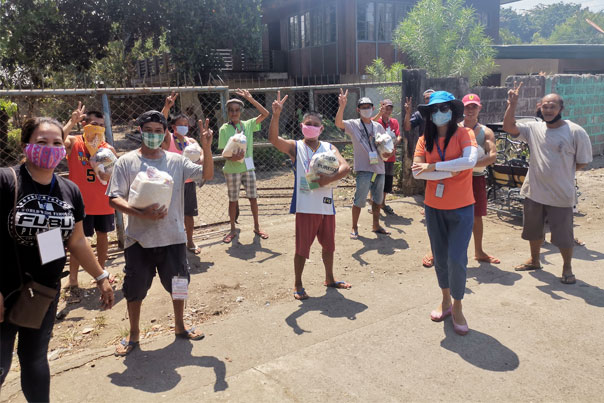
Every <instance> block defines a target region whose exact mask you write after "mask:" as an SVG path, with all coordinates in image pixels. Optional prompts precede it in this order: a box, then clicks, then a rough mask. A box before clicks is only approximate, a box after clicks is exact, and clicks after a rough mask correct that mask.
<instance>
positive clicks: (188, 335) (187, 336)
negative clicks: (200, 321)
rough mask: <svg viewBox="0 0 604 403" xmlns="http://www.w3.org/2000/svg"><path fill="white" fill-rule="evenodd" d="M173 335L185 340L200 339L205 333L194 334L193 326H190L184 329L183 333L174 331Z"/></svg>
mask: <svg viewBox="0 0 604 403" xmlns="http://www.w3.org/2000/svg"><path fill="white" fill-rule="evenodd" d="M175 336H176V337H178V338H180V339H187V340H192V341H195V340H201V339H203V338H204V337H206V335H205V334H203V333H199V334H198V335H197V336H195V328H194V327H192V328H190V329H186V330H185V331H184V332H183V333H176V334H175Z"/></svg>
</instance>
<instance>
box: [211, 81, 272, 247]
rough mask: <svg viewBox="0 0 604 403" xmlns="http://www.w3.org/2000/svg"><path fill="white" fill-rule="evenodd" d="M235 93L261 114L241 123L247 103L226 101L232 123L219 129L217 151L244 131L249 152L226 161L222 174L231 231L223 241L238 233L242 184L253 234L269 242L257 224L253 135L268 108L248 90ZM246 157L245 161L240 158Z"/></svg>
mask: <svg viewBox="0 0 604 403" xmlns="http://www.w3.org/2000/svg"><path fill="white" fill-rule="evenodd" d="M236 94H237V95H239V96H240V97H242V98H244V99H245V100H246V101H248V102H249V103H251V104H252V105H253V106H254V107H255V108H256V109H257V110H258V112H260V115H258V116H257V117H255V118H252V119H249V120H244V121H242V120H241V112H242V111H243V106H244V103H243V101H241V100H240V99H237V98H233V99H230V100H228V101H227V103H226V107H227V113H228V116H229V122H228V123H225V124H223V125H222V126H221V127H220V130H219V134H218V149H219V150H222V149H223V148H224V147H225V146H226V145H227V142H228V141H229V138H231V137H232V136H233V135H235V133H237V132H243V133H244V135H245V137H246V140H247V149H246V151H245V152H242V153H240V154H234V155H233V156H231V157H229V158H226V160H227V161H226V162H225V164H224V168H223V169H222V172H223V173H224V177H225V179H226V183H227V189H228V194H229V219H230V222H231V231H230V232H229V233H228V234H227V235H226V236H225V237H224V239H223V241H224V242H225V243H229V242H231V241H232V240H233V238H234V237H235V235H236V234H237V227H235V221H236V219H237V215H238V214H237V211H238V209H239V188H240V187H241V184H243V186H244V187H245V194H246V197H247V198H248V199H249V200H250V207H251V209H252V216H253V217H254V233H255V234H256V235H258V236H259V237H261V238H262V239H267V238H268V234H266V233H265V232H263V231H262V230H260V223H259V222H258V196H257V194H256V173H255V171H254V156H253V152H254V132H257V131H259V130H260V123H261V122H262V121H263V120H264V119H266V118H267V117H268V115H269V113H268V111H267V110H266V108H264V107H263V106H262V105H260V103H258V102H257V101H256V100H255V99H254V98H253V97H252V95H251V94H250V92H249V91H247V90H237V91H236ZM242 158H244V160H243V161H241V159H242Z"/></svg>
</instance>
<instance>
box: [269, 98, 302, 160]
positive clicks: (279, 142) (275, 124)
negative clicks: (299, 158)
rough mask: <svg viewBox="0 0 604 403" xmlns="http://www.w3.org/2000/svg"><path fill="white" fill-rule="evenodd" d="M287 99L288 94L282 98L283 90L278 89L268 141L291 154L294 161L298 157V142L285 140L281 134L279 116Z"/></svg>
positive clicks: (283, 151)
mask: <svg viewBox="0 0 604 403" xmlns="http://www.w3.org/2000/svg"><path fill="white" fill-rule="evenodd" d="M285 101H287V95H286V96H285V97H283V99H281V91H277V100H275V101H273V116H272V117H271V124H270V126H269V128H268V141H270V142H271V144H272V145H274V146H275V148H276V149H277V150H279V151H281V152H282V153H285V154H287V155H289V157H290V158H291V160H292V161H294V160H295V159H296V142H295V141H294V140H285V139H284V138H283V137H281V136H279V118H280V117H281V111H282V110H283V104H284V103H285Z"/></svg>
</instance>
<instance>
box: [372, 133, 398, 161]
mask: <svg viewBox="0 0 604 403" xmlns="http://www.w3.org/2000/svg"><path fill="white" fill-rule="evenodd" d="M375 145H376V146H377V150H378V153H379V154H380V157H382V159H383V160H384V161H386V160H388V158H390V156H388V157H385V155H387V154H392V152H393V151H394V141H393V140H392V136H390V134H388V133H387V132H386V133H380V134H378V135H377V136H376V137H375Z"/></svg>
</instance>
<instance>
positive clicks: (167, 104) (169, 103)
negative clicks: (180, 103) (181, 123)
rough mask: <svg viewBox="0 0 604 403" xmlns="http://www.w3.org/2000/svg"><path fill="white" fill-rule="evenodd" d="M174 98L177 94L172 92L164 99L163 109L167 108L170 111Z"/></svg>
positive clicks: (174, 101)
mask: <svg viewBox="0 0 604 403" xmlns="http://www.w3.org/2000/svg"><path fill="white" fill-rule="evenodd" d="M176 98H178V92H175V91H172V93H171V94H170V96H168V97H166V102H165V103H164V108H168V110H170V109H172V107H173V106H174V104H175V103H176Z"/></svg>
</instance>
